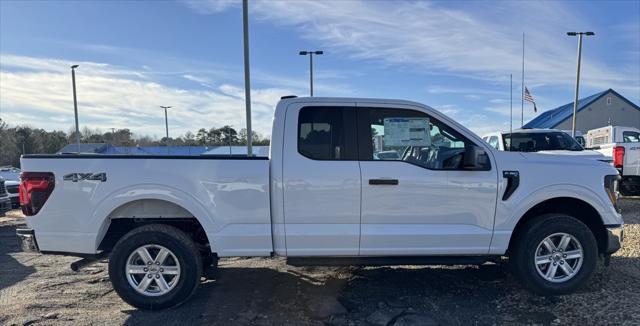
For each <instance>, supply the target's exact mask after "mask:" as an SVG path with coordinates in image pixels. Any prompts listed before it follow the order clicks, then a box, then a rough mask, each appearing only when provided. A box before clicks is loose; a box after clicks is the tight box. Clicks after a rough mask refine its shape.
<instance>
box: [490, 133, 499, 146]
mask: <svg viewBox="0 0 640 326" xmlns="http://www.w3.org/2000/svg"><path fill="white" fill-rule="evenodd" d="M489 146H491V147H493V148H495V149H500V146H498V136H491V137H489Z"/></svg>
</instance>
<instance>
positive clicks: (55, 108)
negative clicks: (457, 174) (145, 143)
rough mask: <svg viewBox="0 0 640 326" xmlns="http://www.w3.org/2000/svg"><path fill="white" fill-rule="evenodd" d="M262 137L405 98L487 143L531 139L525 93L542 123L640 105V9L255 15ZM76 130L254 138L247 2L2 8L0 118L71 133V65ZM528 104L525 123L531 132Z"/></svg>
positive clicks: (420, 8) (399, 9) (510, 4)
mask: <svg viewBox="0 0 640 326" xmlns="http://www.w3.org/2000/svg"><path fill="white" fill-rule="evenodd" d="M249 16H250V23H249V25H250V52H251V97H252V107H253V114H252V122H253V126H254V129H255V130H256V131H257V132H258V133H260V134H261V135H263V136H269V134H270V128H271V121H272V114H273V110H274V108H275V104H276V103H277V101H278V100H279V99H280V97H281V96H284V95H291V94H295V95H298V96H307V95H308V94H309V63H308V57H302V56H299V55H298V52H299V51H300V50H323V51H324V55H322V56H318V57H314V86H315V87H314V95H315V96H338V97H373V98H397V99H407V100H413V101H417V102H421V103H424V104H426V105H429V106H431V107H433V108H435V109H437V110H440V111H442V112H443V113H445V114H447V115H449V116H451V117H452V118H454V119H456V120H457V121H459V122H460V123H462V124H463V125H465V126H467V127H469V128H470V129H471V130H473V131H475V132H476V133H479V134H483V133H486V132H490V131H495V130H508V129H509V116H510V113H509V112H510V109H509V108H510V75H513V107H514V110H513V111H514V112H513V114H514V118H513V125H514V127H519V126H520V109H521V86H520V85H521V78H522V75H521V70H522V67H521V65H522V37H523V33H524V34H525V76H524V78H525V85H526V87H527V88H528V89H529V91H530V92H531V93H532V95H533V97H534V98H535V99H536V104H537V107H538V111H539V112H540V111H546V110H549V109H553V108H555V107H558V106H560V105H563V104H566V103H569V102H572V101H573V97H574V87H575V77H576V52H577V38H576V37H569V36H567V35H566V32H568V31H594V32H595V34H596V35H595V36H591V37H585V39H584V42H583V49H582V71H581V81H580V94H581V95H580V97H586V96H588V95H591V94H594V93H597V92H601V91H604V90H606V89H608V88H613V89H614V90H616V91H618V92H619V93H620V94H621V95H623V96H625V97H627V98H628V99H629V100H631V101H633V102H634V103H636V104H639V103H640V1H606V2H605V1H584V2H583V1H436V2H427V1H364V0H362V1H357V0H353V1H351V0H342V1H306V0H289V1H278V0H272V1H262V0H249ZM72 64H79V65H80V67H79V68H78V69H77V72H76V83H77V95H78V110H79V120H80V127H81V128H82V127H84V126H87V127H90V128H99V129H101V130H102V131H103V132H106V131H109V130H110V128H129V129H130V130H131V131H132V132H133V133H134V135H136V136H145V135H147V136H152V137H163V136H164V111H163V110H162V109H161V108H159V106H160V105H165V106H167V105H168V106H172V108H171V109H169V113H168V115H169V129H170V136H171V137H176V136H179V135H182V134H184V133H185V132H186V131H192V132H195V131H197V130H198V129H200V128H207V129H208V128H211V127H221V126H223V125H226V124H230V125H232V126H234V127H235V128H237V129H240V128H243V127H244V126H245V124H246V120H245V113H244V112H245V107H244V75H243V43H242V8H241V2H240V1H238V0H219V1H214V0H210V1H209V0H178V1H56V0H52V1H33V0H32V1H13V0H0V118H2V119H3V120H4V121H6V122H7V123H9V124H10V125H29V126H32V127H37V128H43V129H46V130H63V131H69V130H70V129H71V128H72V127H73V125H74V116H73V97H72V87H71V73H70V68H69V67H70V65H72ZM537 114H538V113H534V112H533V106H532V105H531V104H530V103H527V102H525V104H524V121H525V123H526V122H527V121H528V120H531V119H532V118H534V117H535V116H536V115H537Z"/></svg>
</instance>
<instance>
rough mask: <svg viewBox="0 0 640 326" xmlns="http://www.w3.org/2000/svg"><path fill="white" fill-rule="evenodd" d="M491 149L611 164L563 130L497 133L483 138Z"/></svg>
mask: <svg viewBox="0 0 640 326" xmlns="http://www.w3.org/2000/svg"><path fill="white" fill-rule="evenodd" d="M482 139H483V140H484V141H486V142H487V143H488V144H489V145H490V146H491V147H493V148H495V149H497V150H499V151H510V152H536V153H540V154H553V155H571V156H579V157H582V158H588V159H595V160H599V161H604V162H610V161H611V159H610V157H606V156H605V155H603V154H602V153H599V152H596V151H593V150H586V149H584V148H583V147H582V145H580V143H578V141H576V140H575V139H574V138H572V137H571V135H570V134H568V133H567V132H565V131H563V130H555V129H516V130H513V132H512V133H509V132H508V131H497V132H493V133H490V134H486V135H484V136H482Z"/></svg>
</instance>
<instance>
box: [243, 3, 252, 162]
mask: <svg viewBox="0 0 640 326" xmlns="http://www.w3.org/2000/svg"><path fill="white" fill-rule="evenodd" d="M242 34H243V43H244V102H245V110H246V114H247V155H248V156H253V145H252V138H253V137H252V136H253V131H252V130H251V73H250V71H249V1H248V0H242Z"/></svg>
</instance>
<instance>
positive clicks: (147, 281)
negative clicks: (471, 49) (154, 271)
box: [138, 276, 153, 292]
mask: <svg viewBox="0 0 640 326" xmlns="http://www.w3.org/2000/svg"><path fill="white" fill-rule="evenodd" d="M152 280H153V279H152V278H149V277H146V276H145V277H144V278H143V279H142V281H141V282H140V284H138V290H140V291H142V292H144V291H146V290H147V288H148V287H149V285H151V281H152Z"/></svg>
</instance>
